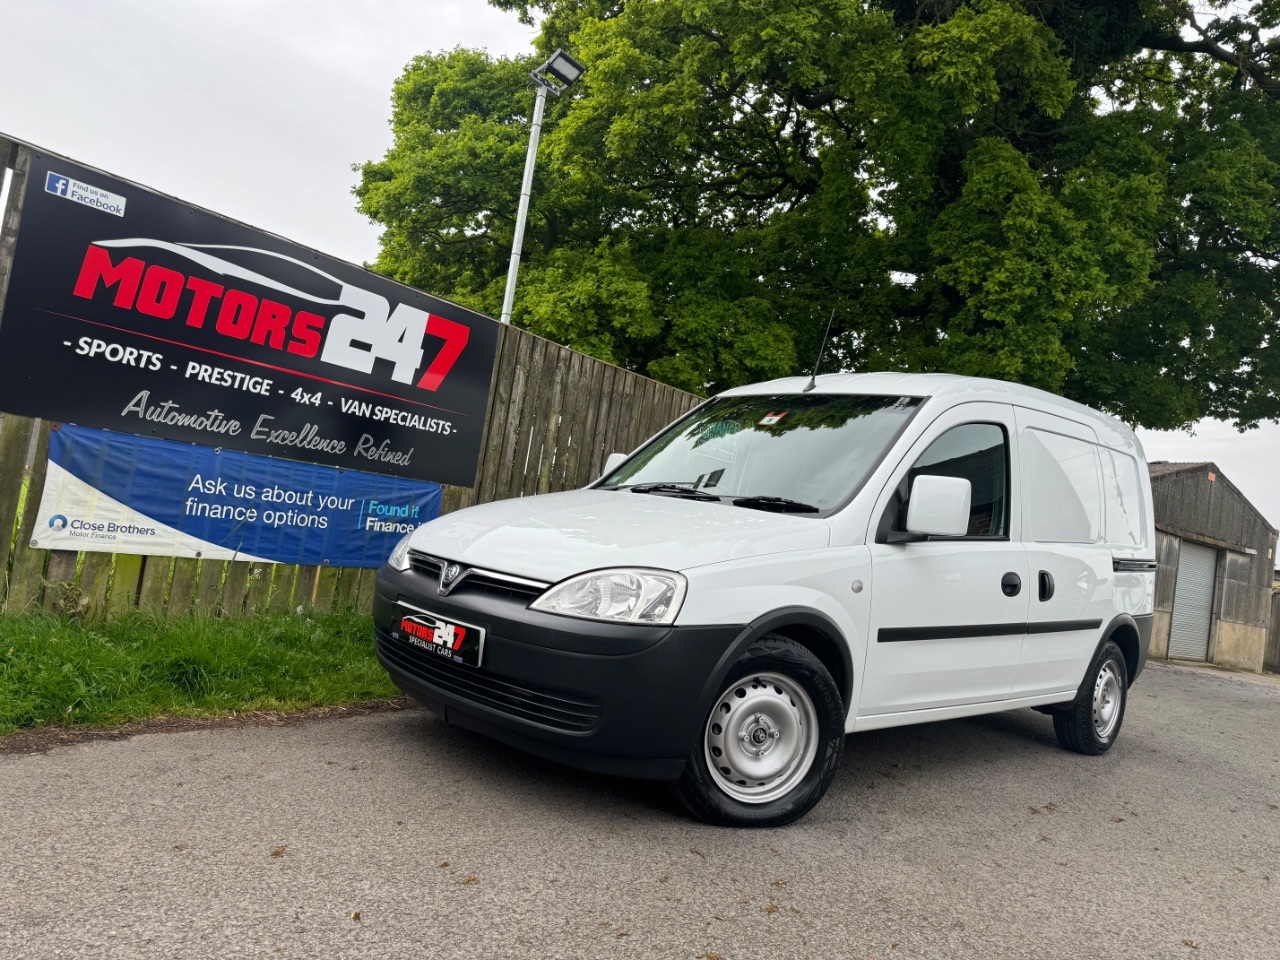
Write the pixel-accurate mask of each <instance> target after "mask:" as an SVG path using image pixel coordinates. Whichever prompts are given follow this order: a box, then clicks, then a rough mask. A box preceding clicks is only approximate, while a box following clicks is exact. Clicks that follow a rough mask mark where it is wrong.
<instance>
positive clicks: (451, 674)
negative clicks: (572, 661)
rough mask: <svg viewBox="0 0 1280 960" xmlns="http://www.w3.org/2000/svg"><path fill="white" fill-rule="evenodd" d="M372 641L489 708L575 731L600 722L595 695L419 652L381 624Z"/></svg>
mask: <svg viewBox="0 0 1280 960" xmlns="http://www.w3.org/2000/svg"><path fill="white" fill-rule="evenodd" d="M377 641H378V652H379V653H381V654H382V656H383V657H384V658H385V659H386V660H387V661H388V662H389V663H391V664H393V665H394V666H396V667H398V668H399V669H401V670H403V671H404V672H405V673H407V674H409V675H410V676H412V677H414V678H416V679H417V680H420V681H422V682H423V683H425V684H427V685H428V686H431V687H435V688H436V689H437V690H442V691H444V692H446V693H451V694H453V695H454V696H456V697H462V698H463V699H465V700H469V701H471V702H472V703H477V704H481V705H482V706H486V707H490V708H492V709H494V710H498V711H500V712H502V713H505V714H506V715H507V716H511V717H517V718H519V719H521V720H529V721H532V722H533V723H540V724H542V725H543V726H547V727H554V728H556V729H557V730H570V731H573V732H576V733H582V732H585V731H587V730H590V729H591V728H592V727H594V726H595V725H596V724H598V723H599V722H600V715H601V712H602V706H601V703H600V701H599V700H593V699H591V698H589V697H580V696H577V695H576V694H572V693H566V692H564V691H562V690H553V689H551V688H550V687H539V686H534V685H532V684H526V683H516V682H515V681H512V680H507V679H504V678H502V677H499V676H498V675H496V674H493V673H489V672H488V671H486V670H484V669H483V668H480V669H476V668H474V667H465V666H460V665H458V664H455V663H451V662H449V661H446V660H443V659H442V658H440V657H436V656H433V655H431V654H429V653H422V652H420V651H419V650H417V648H415V647H414V646H413V645H412V644H410V643H406V642H405V641H403V640H398V639H396V638H394V637H392V636H391V634H389V633H387V632H386V631H385V630H383V629H381V628H378V630H377Z"/></svg>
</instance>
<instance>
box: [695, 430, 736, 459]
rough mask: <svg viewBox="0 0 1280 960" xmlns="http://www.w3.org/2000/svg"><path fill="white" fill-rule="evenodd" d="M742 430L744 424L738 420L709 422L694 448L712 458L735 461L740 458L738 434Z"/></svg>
mask: <svg viewBox="0 0 1280 960" xmlns="http://www.w3.org/2000/svg"><path fill="white" fill-rule="evenodd" d="M741 432H742V424H740V423H738V421H736V420H721V421H720V422H718V423H711V424H708V425H707V428H706V429H705V430H703V431H702V436H700V437H698V439H697V442H696V443H694V449H695V450H697V451H698V453H699V454H701V455H702V456H704V457H710V458H711V459H712V460H719V461H721V462H722V463H733V462H734V461H735V460H737V458H738V434H740V433H741Z"/></svg>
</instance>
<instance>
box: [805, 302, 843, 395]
mask: <svg viewBox="0 0 1280 960" xmlns="http://www.w3.org/2000/svg"><path fill="white" fill-rule="evenodd" d="M835 318H836V308H835V307H832V308H831V316H829V317H827V332H826V333H824V334H823V335H822V343H821V345H819V347H818V359H817V360H816V361H815V362H814V364H813V373H811V374H809V382H808V383H806V384H805V387H804V389H803V390H802V391H800V392H801V393H808V392H809V391H810V390H812V389H813V388H814V387H816V386H817V385H818V368H819V367H820V366H822V352H823V351H824V350H826V349H827V337H829V336H830V335H831V321H832V320H834V319H835Z"/></svg>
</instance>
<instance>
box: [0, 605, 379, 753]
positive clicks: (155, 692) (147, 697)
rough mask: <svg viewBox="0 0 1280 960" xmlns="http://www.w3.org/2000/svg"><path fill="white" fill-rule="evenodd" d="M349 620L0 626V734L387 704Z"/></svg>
mask: <svg viewBox="0 0 1280 960" xmlns="http://www.w3.org/2000/svg"><path fill="white" fill-rule="evenodd" d="M397 692H398V691H397V690H396V688H395V687H394V685H393V684H392V683H391V681H390V679H389V678H388V677H387V673H386V671H385V670H384V669H383V668H382V666H381V665H380V664H379V663H378V661H377V658H376V657H375V656H374V653H373V625H372V622H371V621H370V619H369V617H367V616H361V615H359V614H330V615H325V616H314V617H301V616H274V617H269V616H263V617H256V618H253V619H248V620H215V619H212V618H207V617H186V618H182V619H176V620H162V619H159V618H156V617H150V616H146V615H144V614H135V615H133V616H131V617H128V618H126V619H123V620H118V621H115V622H111V623H99V624H83V623H76V622H74V621H69V620H64V619H59V618H56V617H52V616H48V615H43V614H25V615H22V616H17V617H0V736H2V735H4V734H9V733H13V732H14V731H16V730H24V729H30V728H34V727H42V726H48V725H51V724H60V725H63V726H115V725H118V724H122V723H126V722H128V721H133V720H145V719H147V718H150V717H157V716H187V717H191V716H218V715H223V714H228V713H233V712H240V711H245V710H295V709H300V708H304V707H320V706H336V705H340V704H351V703H360V702H362V701H367V700H373V699H376V698H381V697H391V696H395V695H396V694H397Z"/></svg>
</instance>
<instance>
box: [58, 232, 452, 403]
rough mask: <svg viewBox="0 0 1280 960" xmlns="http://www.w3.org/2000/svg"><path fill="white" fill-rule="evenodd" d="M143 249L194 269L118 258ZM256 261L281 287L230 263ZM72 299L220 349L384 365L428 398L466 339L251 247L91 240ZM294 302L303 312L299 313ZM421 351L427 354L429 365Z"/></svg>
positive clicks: (448, 323)
mask: <svg viewBox="0 0 1280 960" xmlns="http://www.w3.org/2000/svg"><path fill="white" fill-rule="evenodd" d="M148 249H150V250H156V251H164V252H166V253H168V254H170V255H176V256H178V257H181V258H183V259H184V260H187V261H189V262H190V263H192V264H193V265H195V266H196V267H198V268H200V271H199V273H196V272H193V271H189V272H188V273H183V272H182V271H180V270H175V269H173V268H171V267H167V266H163V265H161V264H159V263H148V262H147V261H146V260H144V259H142V257H140V256H133V255H130V254H129V253H125V252H124V251H144V250H148ZM215 251H216V252H215ZM231 257H236V258H237V259H230V258H231ZM260 258H267V259H266V261H264V262H266V263H268V264H269V263H270V262H271V261H273V260H274V261H276V262H277V263H278V264H279V265H280V266H281V268H282V270H281V272H282V273H289V274H291V275H292V277H293V278H294V279H292V280H291V281H290V282H285V281H282V280H280V279H277V278H276V277H272V276H268V275H266V274H265V273H263V272H262V270H261V269H254V268H252V267H250V266H247V265H246V264H245V263H241V262H237V260H239V259H244V260H253V261H257V260H259V259H260ZM300 271H302V272H300ZM273 272H275V271H273ZM200 274H204V275H203V276H202V275H200ZM209 275H216V276H217V277H219V278H220V279H221V280H222V281H224V282H218V281H215V280H212V279H209ZM307 275H311V278H312V279H317V280H319V281H321V282H323V281H327V284H326V286H327V288H328V289H327V293H332V292H333V291H336V295H319V294H317V293H316V292H315V291H309V290H306V289H303V288H302V285H301V284H300V283H299V282H298V280H299V279H300V278H302V277H304V276H307ZM238 281H239V282H242V283H243V284H251V285H253V286H254V287H256V288H258V289H260V290H261V289H265V290H267V291H273V292H274V293H275V294H276V295H278V296H281V299H279V300H277V299H274V298H273V297H270V296H262V295H255V294H253V293H249V292H248V291H246V290H242V289H239V288H238V287H237V286H236V285H235V284H236V283H237V282H238ZM74 293H75V295H76V296H77V297H83V298H85V299H88V300H94V299H106V298H108V297H109V298H110V300H111V302H112V303H113V304H114V305H115V306H116V307H120V308H122V309H126V310H132V311H136V312H137V313H140V314H143V315H144V316H147V317H153V318H155V319H157V320H168V321H175V320H176V321H178V322H179V323H181V324H183V325H185V326H187V327H192V328H195V329H197V330H201V331H209V330H212V331H213V332H214V333H216V334H217V335H219V337H225V338H226V342H227V344H228V346H231V344H232V342H233V341H242V342H247V343H253V344H257V345H259V346H262V347H265V348H268V349H271V350H277V351H280V352H281V354H283V355H289V354H292V355H294V356H297V357H303V358H314V357H316V356H317V355H318V356H319V359H320V360H321V361H322V362H324V363H327V364H332V365H333V366H335V367H342V368H344V369H347V370H354V371H358V372H360V373H365V374H371V373H372V372H373V369H374V362H375V361H376V360H385V361H389V362H390V363H391V365H392V370H391V379H393V380H395V381H397V382H399V383H403V384H406V385H410V386H414V387H417V388H419V389H422V390H428V391H435V390H438V389H439V388H440V386H441V385H442V384H443V383H444V382H445V379H446V378H447V377H448V375H449V371H450V370H452V369H453V366H454V364H455V363H456V362H457V360H458V358H459V357H460V356H461V355H462V351H463V350H464V349H465V347H466V345H467V340H468V338H469V337H470V334H471V330H470V328H469V327H467V326H466V325H465V324H462V323H458V322H456V321H453V320H449V319H447V318H445V317H441V316H438V315H437V314H434V313H429V312H428V311H426V310H421V309H418V308H417V307H412V306H409V305H408V304H406V303H398V304H396V306H395V308H394V309H392V307H391V304H390V302H388V300H387V299H386V298H385V297H382V296H380V295H379V294H376V293H372V292H371V291H368V290H364V289H361V288H360V287H357V286H355V285H353V284H350V283H347V282H344V281H342V280H340V279H338V278H337V277H334V276H332V275H330V274H328V273H325V272H324V271H323V270H320V269H318V268H317V267H315V266H313V265H311V264H308V263H305V262H303V261H301V260H296V259H294V258H293V257H287V256H285V255H283V254H280V253H274V252H272V251H270V250H261V249H258V248H256V247H242V246H231V245H222V244H196V243H170V242H168V241H165V240H151V239H146V238H136V239H124V240H99V241H95V242H94V243H92V244H90V245H89V247H88V249H87V250H86V251H85V255H84V260H83V262H82V263H81V265H80V272H79V275H78V277H77V279H76V283H75V289H74ZM285 300H288V301H290V302H289V303H286V302H284V301H285ZM298 301H302V302H303V303H306V304H307V305H308V306H309V307H311V309H299V308H298ZM291 304H292V305H291ZM155 339H159V338H155ZM205 342H207V340H206V341H205ZM187 345H190V344H187ZM428 345H430V346H431V347H432V355H431V356H430V357H429V358H428V357H427V346H428ZM197 349H202V348H197ZM206 352H210V351H207V350H206ZM282 359H283V357H282ZM424 361H425V362H424Z"/></svg>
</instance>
